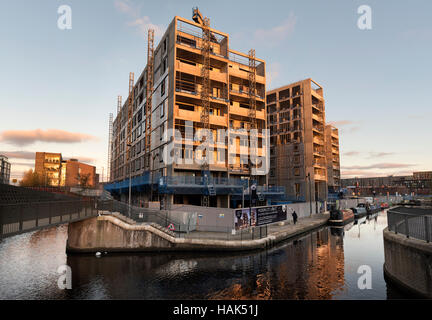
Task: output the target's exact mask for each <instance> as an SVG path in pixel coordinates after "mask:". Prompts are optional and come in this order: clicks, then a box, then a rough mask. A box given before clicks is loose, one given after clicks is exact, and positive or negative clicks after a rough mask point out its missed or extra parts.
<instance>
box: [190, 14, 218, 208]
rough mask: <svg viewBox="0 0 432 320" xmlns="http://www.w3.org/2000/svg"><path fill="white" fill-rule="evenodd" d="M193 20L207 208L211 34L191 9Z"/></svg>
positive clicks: (206, 20)
mask: <svg viewBox="0 0 432 320" xmlns="http://www.w3.org/2000/svg"><path fill="white" fill-rule="evenodd" d="M193 19H194V20H195V21H196V22H198V23H200V24H201V26H202V47H201V53H202V68H201V77H202V88H201V92H200V96H201V101H202V110H201V116H200V120H201V123H202V126H203V130H204V131H205V140H204V141H203V148H204V150H205V155H204V154H203V159H202V160H203V162H202V165H201V171H202V176H203V179H204V183H205V184H206V185H207V189H208V193H205V194H204V196H203V199H202V205H203V206H204V207H208V206H209V205H210V195H215V189H214V187H213V186H212V185H211V184H210V183H209V181H210V165H209V157H210V156H211V155H210V153H209V146H210V141H209V138H210V134H211V131H210V90H211V87H210V52H211V32H210V19H209V18H207V17H202V15H201V13H200V12H199V10H198V8H194V9H193Z"/></svg>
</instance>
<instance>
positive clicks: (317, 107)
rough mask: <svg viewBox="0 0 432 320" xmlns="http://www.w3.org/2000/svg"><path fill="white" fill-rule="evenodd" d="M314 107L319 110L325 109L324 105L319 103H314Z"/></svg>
mask: <svg viewBox="0 0 432 320" xmlns="http://www.w3.org/2000/svg"><path fill="white" fill-rule="evenodd" d="M312 107H313V108H315V109H317V110H319V111H320V112H323V109H324V108H323V106H320V105H318V104H313V105H312Z"/></svg>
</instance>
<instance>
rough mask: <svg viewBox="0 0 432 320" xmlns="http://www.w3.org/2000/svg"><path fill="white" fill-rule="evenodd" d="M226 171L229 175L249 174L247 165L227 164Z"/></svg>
mask: <svg viewBox="0 0 432 320" xmlns="http://www.w3.org/2000/svg"><path fill="white" fill-rule="evenodd" d="M228 169H229V171H230V172H231V173H249V165H247V164H229V165H228Z"/></svg>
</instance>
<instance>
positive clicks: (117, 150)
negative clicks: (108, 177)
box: [113, 95, 122, 179]
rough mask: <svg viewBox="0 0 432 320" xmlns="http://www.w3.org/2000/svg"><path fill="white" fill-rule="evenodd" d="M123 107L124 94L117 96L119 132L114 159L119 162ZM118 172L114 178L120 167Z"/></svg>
mask: <svg viewBox="0 0 432 320" xmlns="http://www.w3.org/2000/svg"><path fill="white" fill-rule="evenodd" d="M121 108H122V96H120V95H119V96H117V120H116V121H117V122H116V133H117V137H116V140H115V142H114V145H115V156H114V158H115V159H114V161H116V162H117V163H118V162H119V161H118V158H119V155H120V140H121V123H122V114H121ZM116 171H117V172H116V173H114V177H113V178H114V179H117V178H118V168H117V169H116Z"/></svg>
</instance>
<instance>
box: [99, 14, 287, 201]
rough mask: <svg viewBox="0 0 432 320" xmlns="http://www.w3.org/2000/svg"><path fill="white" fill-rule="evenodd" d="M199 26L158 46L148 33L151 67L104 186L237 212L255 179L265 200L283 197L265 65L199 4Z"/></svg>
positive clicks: (187, 24)
mask: <svg viewBox="0 0 432 320" xmlns="http://www.w3.org/2000/svg"><path fill="white" fill-rule="evenodd" d="M193 20H194V21H191V20H187V19H184V18H181V17H178V16H176V17H175V18H174V19H173V20H172V22H171V23H170V25H169V27H168V29H167V30H166V31H165V33H164V35H163V36H162V38H161V39H160V41H159V43H158V44H157V46H156V47H155V48H153V41H154V40H153V34H151V30H150V31H149V41H148V50H149V52H148V55H147V65H146V67H145V69H144V70H143V72H142V73H141V75H140V76H139V77H138V78H137V81H136V82H135V83H134V84H133V90H132V91H131V93H130V95H129V96H128V97H127V99H125V100H126V101H125V103H124V104H123V105H121V106H119V108H118V112H117V116H116V117H115V120H114V123H113V132H112V137H111V138H112V146H111V150H112V153H111V157H110V158H111V166H110V167H111V172H110V184H108V185H106V187H105V188H106V190H108V191H109V192H111V193H112V194H113V195H114V196H115V197H116V198H118V199H121V200H122V201H127V199H128V192H129V182H130V186H131V190H132V203H133V204H135V205H146V204H147V203H148V202H149V201H161V202H162V203H164V205H166V206H169V205H170V204H181V203H183V204H193V205H204V206H213V207H237V206H238V205H239V204H241V203H242V192H243V190H245V192H246V196H245V197H244V200H245V204H247V203H248V199H249V197H248V195H247V192H248V191H247V190H248V185H251V184H252V183H255V184H257V185H258V188H257V196H258V198H259V202H258V204H265V203H267V202H269V201H270V200H281V199H282V198H283V196H284V189H283V188H280V187H271V188H268V187H267V185H268V184H267V181H266V180H267V175H266V173H267V171H266V169H265V168H266V167H268V163H267V158H268V153H269V151H268V147H269V143H268V142H267V140H268V139H269V137H268V135H267V134H266V130H265V129H266V128H267V123H266V121H267V116H266V108H265V92H266V90H265V89H266V88H265V84H266V78H265V62H264V61H263V60H261V59H258V58H256V57H255V50H251V51H250V52H249V53H241V52H237V51H234V50H231V49H230V48H229V35H228V34H226V33H223V32H221V31H217V30H214V29H213V28H211V21H210V19H209V18H207V17H203V16H202V15H201V13H200V12H199V10H198V9H197V8H195V9H193ZM144 56H145V55H144V54H143V57H144ZM130 99H132V100H130ZM118 101H121V100H120V99H119V100H118ZM130 101H133V104H132V109H130V104H129V103H130ZM120 103H121V102H120ZM131 110H132V112H131ZM253 128H256V129H257V133H256V134H255V133H254V139H250V136H251V131H250V129H253ZM172 130H176V132H178V133H179V134H180V136H178V135H170V134H169V133H170V132H171V131H172ZM203 132H204V137H202V136H201V134H202V133H203ZM223 132H224V133H223ZM200 133H201V134H200ZM206 133H207V134H206ZM252 140H254V142H252ZM146 141H147V142H146ZM252 143H253V147H252V148H250V145H251V144H252ZM128 145H129V146H128ZM203 145H204V146H205V148H204V149H203V147H202V146H203ZM167 150H168V151H167ZM251 154H252V155H254V156H258V157H260V158H261V159H263V160H262V161H261V162H259V161H258V162H259V165H258V164H256V163H252V162H251V157H249V156H250V155H251ZM167 155H169V156H170V157H171V158H174V159H175V160H174V161H167ZM197 160H200V161H197ZM258 167H260V168H258ZM253 169H256V170H253ZM129 177H131V181H129Z"/></svg>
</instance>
